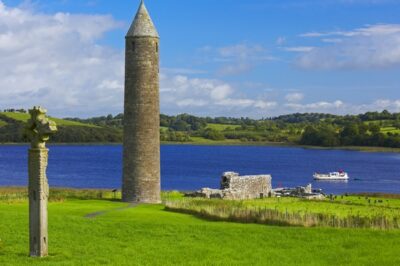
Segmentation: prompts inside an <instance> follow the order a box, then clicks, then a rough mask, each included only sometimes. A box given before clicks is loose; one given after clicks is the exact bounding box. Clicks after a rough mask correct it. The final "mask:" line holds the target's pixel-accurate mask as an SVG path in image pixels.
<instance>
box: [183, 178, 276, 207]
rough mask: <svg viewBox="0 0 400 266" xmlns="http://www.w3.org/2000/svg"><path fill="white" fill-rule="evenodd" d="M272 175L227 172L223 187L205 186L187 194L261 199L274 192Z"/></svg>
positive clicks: (206, 196) (222, 180)
mask: <svg viewBox="0 0 400 266" xmlns="http://www.w3.org/2000/svg"><path fill="white" fill-rule="evenodd" d="M271 193H272V177H271V176H270V175H253V176H239V174H238V173H235V172H225V173H224V174H223V175H222V178H221V189H210V188H203V189H201V190H199V191H196V192H195V193H189V194H187V196H191V197H204V198H220V199H236V200H243V199H259V198H263V197H269V196H271V195H272V194H271Z"/></svg>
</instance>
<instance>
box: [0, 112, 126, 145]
mask: <svg viewBox="0 0 400 266" xmlns="http://www.w3.org/2000/svg"><path fill="white" fill-rule="evenodd" d="M28 119H29V114H27V113H22V112H0V143H23V142H27V139H26V137H25V136H24V130H25V125H26V122H27V120H28ZM51 119H52V120H54V121H55V122H56V123H57V126H58V132H57V133H56V134H55V135H54V136H53V137H52V138H51V140H50V143H52V142H54V143H101V142H122V131H121V130H118V129H115V128H111V127H100V126H97V125H93V124H87V123H80V122H76V121H70V120H64V119H58V118H51Z"/></svg>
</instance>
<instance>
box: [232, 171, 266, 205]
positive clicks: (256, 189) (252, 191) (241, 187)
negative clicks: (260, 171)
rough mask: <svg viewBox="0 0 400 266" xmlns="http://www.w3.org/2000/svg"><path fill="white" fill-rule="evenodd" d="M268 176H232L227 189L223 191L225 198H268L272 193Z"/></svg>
mask: <svg viewBox="0 0 400 266" xmlns="http://www.w3.org/2000/svg"><path fill="white" fill-rule="evenodd" d="M271 179H272V178H271V176H270V175H255V176H232V177H230V179H229V188H227V189H225V191H226V193H225V198H232V199H256V198H262V197H268V194H269V193H270V192H271V191H272V186H271Z"/></svg>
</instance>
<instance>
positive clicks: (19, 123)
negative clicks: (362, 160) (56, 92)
mask: <svg viewBox="0 0 400 266" xmlns="http://www.w3.org/2000/svg"><path fill="white" fill-rule="evenodd" d="M28 118H29V115H28V114H27V113H26V111H25V110H14V109H10V110H6V111H5V112H2V113H1V112H0V143H10V142H14V143H19V142H24V141H26V139H25V137H24V127H25V123H26V121H27V120H28ZM52 119H53V120H54V121H55V122H56V123H57V125H58V128H59V132H58V133H57V134H55V136H54V137H52V138H51V142H56V143H120V142H122V131H123V114H118V115H116V116H113V115H111V114H110V115H107V116H100V117H93V118H88V119H80V118H64V119H59V118H52ZM160 135H161V141H163V142H172V143H179V142H180V143H182V142H185V143H199V144H240V143H258V144H263V143H284V144H300V145H313V146H326V147H336V146H366V147H371V146H376V147H392V148H400V113H390V112H388V111H383V112H368V113H365V114H360V115H347V116H339V115H331V114H320V113H303V114H301V113H296V114H290V115H283V116H278V117H272V118H264V119H250V118H232V117H216V118H211V117H196V116H193V115H189V114H181V115H177V116H168V115H163V114H161V115H160Z"/></svg>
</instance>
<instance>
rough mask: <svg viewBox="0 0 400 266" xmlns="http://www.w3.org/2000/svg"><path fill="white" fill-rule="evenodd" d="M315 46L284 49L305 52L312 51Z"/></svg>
mask: <svg viewBox="0 0 400 266" xmlns="http://www.w3.org/2000/svg"><path fill="white" fill-rule="evenodd" d="M314 48H315V47H312V46H297V47H285V48H283V49H284V50H285V51H288V52H298V53H303V52H311V51H312V50H314Z"/></svg>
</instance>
